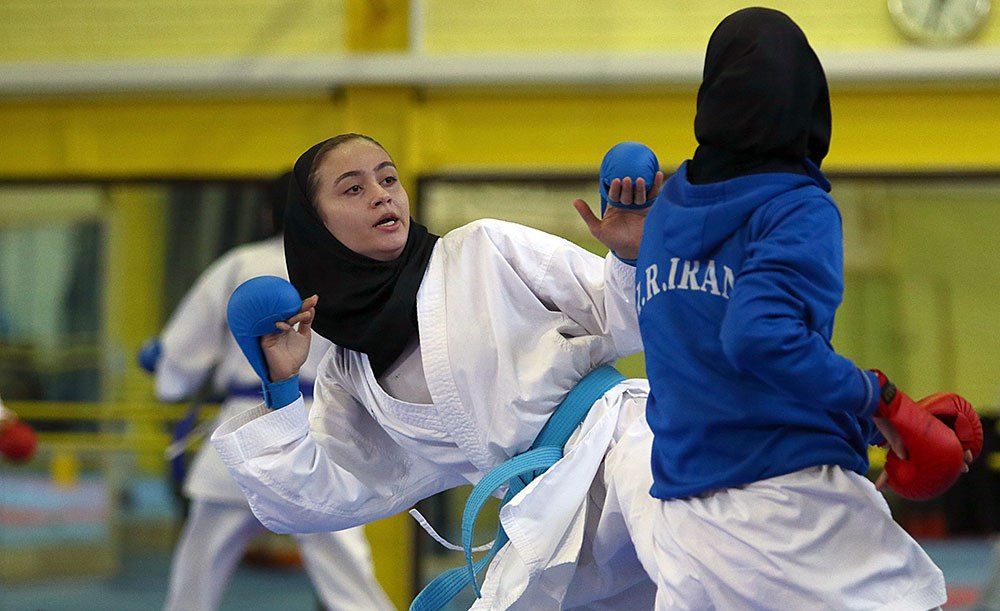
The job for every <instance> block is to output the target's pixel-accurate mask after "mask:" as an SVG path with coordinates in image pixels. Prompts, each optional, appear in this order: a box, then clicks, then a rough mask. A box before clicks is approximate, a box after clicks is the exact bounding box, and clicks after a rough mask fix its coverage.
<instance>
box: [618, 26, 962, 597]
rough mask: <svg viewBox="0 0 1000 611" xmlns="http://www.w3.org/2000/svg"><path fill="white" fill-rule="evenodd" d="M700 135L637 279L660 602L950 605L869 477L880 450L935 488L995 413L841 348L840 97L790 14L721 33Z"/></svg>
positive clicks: (939, 579) (669, 192) (713, 47)
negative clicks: (859, 362)
mask: <svg viewBox="0 0 1000 611" xmlns="http://www.w3.org/2000/svg"><path fill="white" fill-rule="evenodd" d="M694 127H695V136H696V137H697V140H698V148H697V150H695V152H694V156H693V158H692V159H691V160H689V161H687V162H685V163H684V164H682V165H681V167H680V168H679V169H678V170H677V172H676V173H675V174H674V175H673V176H672V177H671V178H670V180H669V181H668V182H667V184H666V185H665V186H664V188H663V191H662V193H661V195H660V197H659V199H658V200H657V201H656V203H655V204H654V206H653V208H652V211H651V212H650V214H649V217H648V219H647V221H646V226H645V233H644V235H643V239H642V246H641V249H640V252H639V258H638V273H637V276H638V278H637V280H638V282H637V284H636V287H637V300H638V306H639V308H640V312H639V323H640V327H641V329H642V339H643V345H644V347H645V351H646V368H647V373H648V375H649V383H650V387H651V394H650V396H649V402H648V405H647V418H648V422H649V426H650V428H651V429H652V431H653V433H654V438H653V441H652V444H651V447H650V449H649V450H648V454H647V455H650V454H651V456H652V468H653V469H652V482H651V492H652V495H653V496H654V497H656V499H658V502H657V506H656V507H655V508H652V509H651V508H649V507H644V508H643V511H644V512H645V513H644V515H643V519H644V523H645V524H652V526H651V527H648V530H652V535H651V537H650V538H651V539H652V541H653V543H654V547H655V550H654V555H655V559H654V564H655V568H654V573H653V574H654V576H655V579H656V582H657V585H658V593H657V609H662V610H667V609H670V610H676V609H774V610H787V609H852V610H859V609H898V610H905V609H911V610H914V611H923V610H925V609H930V608H934V607H937V606H939V605H942V604H943V603H944V602H945V584H944V578H943V576H942V574H941V571H940V570H938V568H937V567H936V566H935V565H934V563H933V562H932V561H931V559H930V558H929V557H928V556H927V554H926V553H924V551H923V550H922V549H921V548H920V546H919V545H918V544H917V542H916V541H914V540H913V539H912V538H911V537H910V536H909V535H908V534H907V533H906V532H904V531H903V529H902V528H901V527H900V526H899V525H898V524H897V523H896V522H894V521H893V519H892V516H891V515H890V513H889V508H888V506H887V504H886V502H885V499H884V498H883V497H882V495H881V494H880V493H879V491H878V490H877V489H876V486H875V485H874V484H873V483H872V482H871V481H869V480H868V479H867V478H866V477H865V474H866V473H867V471H868V446H869V444H872V443H877V442H880V441H886V442H888V444H889V445H890V446H891V452H890V454H889V458H888V463H887V467H886V474H885V477H884V478H882V479H880V481H879V484H880V486H881V485H884V483H885V482H887V483H888V484H889V485H890V486H892V487H893V488H895V489H896V490H897V491H898V492H900V493H901V494H904V495H906V496H909V497H910V498H929V497H931V496H934V495H936V494H940V493H941V492H943V491H944V490H946V489H947V488H948V486H950V485H951V484H952V483H953V482H954V481H955V479H956V478H957V477H958V476H959V474H960V473H961V472H962V471H963V470H966V469H967V467H966V462H967V461H971V460H972V459H973V457H974V455H975V454H976V453H978V451H979V448H981V446H982V433H981V429H979V434H978V441H977V436H976V434H975V432H976V427H978V426H979V420H978V417H977V416H976V414H975V411H974V410H972V408H971V406H970V405H969V404H968V403H967V402H966V401H965V400H964V399H962V398H961V397H959V396H958V395H955V394H952V393H941V394H939V395H934V396H932V397H928V398H927V399H925V400H922V401H920V402H919V403H918V402H915V401H913V400H912V399H910V398H909V397H907V396H906V395H905V394H904V393H903V392H902V391H901V390H899V389H897V388H896V387H895V386H894V385H893V384H892V383H891V382H890V381H889V379H888V378H887V377H886V375H885V374H883V373H882V372H879V371H869V370H865V369H861V368H859V367H858V366H856V365H855V364H854V363H853V362H851V361H850V360H848V359H847V358H845V357H843V356H841V355H839V354H837V353H836V352H835V351H834V350H833V348H832V347H831V344H830V340H831V335H832V332H833V322H834V314H835V311H836V309H837V307H838V305H839V304H840V301H841V297H842V292H843V257H842V248H843V246H842V237H841V222H840V215H839V212H838V210H837V207H836V204H835V203H834V201H833V200H832V199H831V198H830V196H829V195H828V194H827V192H828V191H829V190H830V183H829V182H828V181H827V179H826V178H825V177H824V176H823V174H822V172H821V171H820V169H819V165H820V163H821V162H822V160H823V158H824V157H825V156H826V153H827V150H828V148H829V144H830V132H831V116H830V100H829V93H828V90H827V84H826V78H825V76H824V74H823V69H822V66H821V65H820V62H819V60H818V59H817V57H816V55H815V54H814V53H813V51H812V49H811V48H810V46H809V44H808V42H807V40H806V37H805V35H804V34H803V33H802V31H801V30H800V29H799V28H798V26H797V25H796V24H795V23H794V22H793V21H792V20H791V19H790V18H788V16H786V15H785V14H783V13H780V12H778V11H774V10H770V9H763V8H753V9H745V10H741V11H738V12H736V13H734V14H732V15H730V16H729V17H727V18H726V19H724V20H723V21H722V22H721V23H720V24H719V26H718V27H717V28H716V30H715V32H714V33H713V34H712V36H711V39H710V40H709V43H708V50H707V52H706V57H705V70H704V80H703V82H702V84H701V88H700V89H699V91H698V101H697V115H696V117H695V125H694ZM645 439H646V438H645V437H644V436H640V442H642V441H644V440H645ZM977 444H978V447H977ZM633 445H634V446H637V445H638V443H636V444H633ZM623 447H624V446H623ZM630 447H631V446H630ZM634 517H635V516H633V518H634ZM632 522H633V523H635V520H634V519H633V521H632ZM647 536H648V535H647Z"/></svg>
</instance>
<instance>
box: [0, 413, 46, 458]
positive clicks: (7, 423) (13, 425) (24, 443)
mask: <svg viewBox="0 0 1000 611" xmlns="http://www.w3.org/2000/svg"><path fill="white" fill-rule="evenodd" d="M37 445H38V441H37V440H36V439H35V429H33V428H31V426H29V425H28V424H25V423H24V422H21V421H20V420H0V456H3V457H4V458H6V459H7V460H9V461H11V462H27V461H29V460H31V457H32V456H33V455H34V454H35V447H36V446H37Z"/></svg>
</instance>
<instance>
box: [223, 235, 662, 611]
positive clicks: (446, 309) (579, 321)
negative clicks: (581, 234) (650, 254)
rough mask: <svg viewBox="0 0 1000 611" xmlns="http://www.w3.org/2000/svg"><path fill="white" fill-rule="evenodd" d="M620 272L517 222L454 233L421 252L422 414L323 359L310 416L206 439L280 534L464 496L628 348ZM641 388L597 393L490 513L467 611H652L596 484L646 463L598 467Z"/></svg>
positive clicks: (627, 273)
mask: <svg viewBox="0 0 1000 611" xmlns="http://www.w3.org/2000/svg"><path fill="white" fill-rule="evenodd" d="M634 274H635V270H634V268H632V267H630V266H627V265H625V264H623V263H622V262H621V261H619V260H618V259H616V258H615V257H613V256H611V255H609V256H608V257H607V258H606V259H602V258H600V257H598V256H596V255H593V254H591V253H589V252H587V251H585V250H583V249H581V248H579V247H577V246H576V245H574V244H572V243H570V242H567V241H565V240H562V239H560V238H557V237H554V236H551V235H548V234H545V233H542V232H539V231H535V230H532V229H529V228H526V227H522V226H519V225H514V224H510V223H505V222H501V221H477V222H475V223H472V224H470V225H466V226H465V227H462V228H459V229H457V230H455V231H453V232H451V233H449V234H447V235H446V236H444V237H443V238H442V239H441V240H439V241H438V242H437V244H436V245H435V247H434V251H433V254H432V256H431V259H430V262H429V264H428V268H427V270H426V273H425V276H424V279H423V282H422V284H421V287H420V289H419V292H418V295H417V317H418V324H419V342H420V343H419V354H420V357H421V358H420V363H421V364H422V366H423V371H424V375H425V378H426V388H427V389H428V390H429V394H430V397H431V398H432V402H431V403H430V404H417V403H411V402H407V401H405V400H400V398H396V397H393V396H390V395H389V394H388V393H387V392H386V391H385V390H384V389H383V387H382V386H381V385H380V383H379V382H378V381H376V379H375V377H374V375H373V373H372V370H371V368H370V366H369V363H368V358H367V356H365V355H364V354H361V353H358V352H354V351H352V350H348V349H344V348H341V347H338V346H334V347H333V348H332V349H331V350H330V351H329V353H328V354H327V356H326V358H325V359H324V361H323V362H322V363H321V364H320V369H319V375H318V378H317V381H316V390H315V392H316V395H315V402H314V403H313V405H312V407H311V408H310V409H307V408H306V407H305V405H304V404H303V403H302V400H301V399H299V400H297V401H296V402H294V403H292V404H291V405H288V406H285V407H283V408H281V409H277V410H268V409H267V408H266V407H264V406H259V407H257V408H255V409H253V410H250V411H248V412H245V413H243V414H241V415H239V416H237V417H235V418H234V419H232V420H229V421H227V422H225V423H223V424H222V425H221V426H220V427H219V429H217V430H216V432H215V434H214V435H213V443H214V444H215V446H216V448H217V449H218V450H219V453H220V455H221V456H222V458H223V461H224V462H225V463H226V464H227V465H228V466H229V468H230V470H231V472H232V473H233V475H234V477H235V479H236V481H237V482H238V483H239V484H240V486H241V487H242V488H243V490H244V491H245V492H246V494H247V498H248V499H249V501H250V505H251V507H252V508H253V510H254V513H255V514H256V515H257V516H258V517H259V518H260V520H261V522H263V523H264V524H265V525H266V526H267V527H268V528H271V529H272V530H275V531H278V532H306V531H317V530H326V529H337V528H346V527H350V526H355V525H357V524H364V523H366V522H369V521H372V520H376V519H379V518H383V517H386V516H390V515H393V514H396V513H398V512H400V511H405V510H407V509H408V508H410V507H412V506H413V505H414V504H415V503H416V502H417V501H419V500H421V499H424V498H426V497H428V496H430V495H432V494H435V493H437V492H440V491H442V490H446V489H449V488H454V487H457V486H462V485H467V484H475V483H476V482H478V481H479V480H480V479H481V478H482V477H483V476H484V474H485V473H487V472H489V471H490V470H491V469H493V468H494V467H496V466H497V465H499V464H501V463H502V462H504V461H505V460H507V459H509V458H511V457H512V456H515V455H517V454H518V453H521V452H524V451H525V450H527V449H528V448H529V447H530V446H531V443H532V441H533V440H534V439H535V437H536V435H537V434H538V432H539V430H540V429H541V428H542V426H543V425H544V424H545V422H546V421H547V420H548V417H549V415H550V414H551V413H552V412H553V410H554V409H555V408H556V406H557V405H558V404H559V402H560V401H561V400H562V399H563V397H564V396H565V395H566V394H567V392H568V391H569V390H570V388H571V387H572V386H573V385H574V384H575V383H576V382H577V381H578V380H580V378H582V377H583V376H584V375H585V374H586V373H588V372H589V371H591V370H592V369H594V368H596V367H598V366H599V365H602V364H606V363H612V362H614V361H615V360H616V359H617V358H618V357H620V356H624V355H627V354H632V353H635V352H638V351H639V350H640V349H641V342H640V339H639V334H638V324H637V322H636V314H635V307H634V304H633V301H632V295H633V291H634V284H633V283H634ZM411 371H412V370H411ZM419 382H420V381H419V380H418V381H417V383H415V384H412V385H411V386H422V385H421V384H420V383H419ZM395 384H396V386H401V385H399V384H398V381H397V382H396V383H395ZM647 390H648V389H647V386H646V384H645V381H644V380H628V381H625V382H622V383H620V384H618V385H617V386H615V387H614V388H612V389H611V390H609V391H608V392H607V393H605V394H604V396H603V397H601V398H600V399H599V400H598V401H596V402H595V403H594V405H593V407H592V408H591V410H590V412H589V414H588V416H587V417H586V419H585V420H584V422H583V424H582V426H581V427H580V428H579V429H578V430H577V431H576V432H575V433H574V435H573V436H572V437H571V438H570V440H569V442H568V443H567V446H566V453H565V455H564V457H563V459H562V460H560V461H559V462H557V463H556V464H555V465H553V466H552V467H551V468H550V469H549V470H548V471H546V472H545V473H544V474H542V475H541V476H540V477H538V478H536V479H535V480H534V481H533V482H532V483H531V484H530V485H529V486H528V487H527V488H526V489H525V490H524V491H522V493H521V494H519V495H518V496H516V497H515V498H514V499H512V500H511V502H510V503H508V504H507V505H506V506H504V507H503V509H502V511H501V515H500V519H501V522H502V523H503V525H504V528H505V530H506V532H507V533H508V534H509V536H510V543H509V544H508V545H507V546H505V547H504V548H503V549H502V550H501V551H500V552H499V554H498V555H497V557H496V558H495V559H494V560H493V562H492V563H491V565H490V568H489V570H488V574H487V577H486V580H485V582H484V584H483V598H482V599H480V600H479V601H478V602H477V603H476V604H475V605H474V606H473V608H474V609H525V610H529V609H530V610H532V611H541V610H545V609H563V608H574V607H578V608H590V609H651V608H652V606H653V599H654V597H655V588H654V586H653V583H652V582H651V581H650V580H649V578H648V576H647V575H646V573H645V572H644V571H643V569H642V567H641V565H640V564H639V562H638V560H637V558H636V555H635V552H634V549H633V547H632V543H631V541H630V540H629V538H628V533H627V530H626V528H625V524H624V523H623V521H622V513H623V512H622V511H617V510H616V511H612V512H609V511H606V510H605V508H604V507H603V505H604V496H605V492H606V489H607V488H608V486H609V484H612V485H614V486H615V487H616V488H625V489H627V488H629V486H630V485H632V484H630V482H638V483H639V484H641V485H644V484H645V483H646V482H647V481H648V475H647V476H646V477H643V476H642V474H643V472H648V471H649V464H648V461H645V462H641V461H640V462H639V464H634V463H627V464H623V465H621V466H620V468H618V469H616V470H614V471H613V472H611V471H606V470H605V468H604V466H603V459H604V457H605V454H606V452H607V451H608V450H609V448H611V447H613V446H614V443H615V440H616V439H617V437H618V436H619V435H621V434H622V433H623V432H624V430H625V428H626V427H627V426H628V424H629V423H630V422H631V421H632V420H634V419H636V418H637V417H638V416H639V415H641V414H642V412H643V410H644V407H645V397H646V394H647ZM633 492H634V491H633ZM642 493H643V494H645V495H646V496H648V486H647V488H646V489H645V490H643V491H642Z"/></svg>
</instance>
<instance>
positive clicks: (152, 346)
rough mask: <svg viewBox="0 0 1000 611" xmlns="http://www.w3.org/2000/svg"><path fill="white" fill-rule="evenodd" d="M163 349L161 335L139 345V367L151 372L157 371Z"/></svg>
mask: <svg viewBox="0 0 1000 611" xmlns="http://www.w3.org/2000/svg"><path fill="white" fill-rule="evenodd" d="M162 351H163V344H161V343H160V338H159V337H150V338H149V339H147V340H146V341H144V342H142V345H141V346H139V354H138V355H137V358H138V359H139V367H142V368H143V369H145V370H146V371H148V372H149V373H156V363H158V362H159V361H160V353H161V352H162Z"/></svg>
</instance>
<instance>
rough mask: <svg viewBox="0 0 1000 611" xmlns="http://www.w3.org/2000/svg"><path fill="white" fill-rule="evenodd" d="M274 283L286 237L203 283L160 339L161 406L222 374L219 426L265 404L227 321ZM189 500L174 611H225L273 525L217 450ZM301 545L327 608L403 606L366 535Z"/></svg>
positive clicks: (229, 263)
mask: <svg viewBox="0 0 1000 611" xmlns="http://www.w3.org/2000/svg"><path fill="white" fill-rule="evenodd" d="M264 275H272V276H280V277H283V278H287V272H286V271H285V259H284V250H283V247H282V241H281V237H280V236H279V237H274V238H271V239H269V240H265V241H263V242H258V243H255V244H249V245H245V246H240V247H237V248H235V249H233V250H232V251H230V252H229V253H227V254H226V255H224V256H223V257H221V258H220V259H219V260H217V261H216V262H215V263H213V264H212V265H211V266H210V267H209V268H208V269H207V270H206V271H205V272H204V273H203V274H202V275H201V276H200V277H199V278H198V281H197V282H196V283H195V285H194V287H193V288H192V289H191V290H190V291H189V292H188V293H187V295H185V297H184V299H183V301H182V302H181V304H180V305H179V306H178V308H177V310H176V312H174V314H173V316H172V317H171V319H170V322H169V323H168V324H167V327H166V329H164V331H163V333H162V335H161V337H160V339H161V342H162V354H161V357H160V359H159V362H158V363H157V366H156V394H157V397H158V398H159V399H160V400H162V401H178V400H181V399H183V398H186V397H190V396H191V395H192V394H193V393H194V392H195V391H196V390H197V389H198V388H199V387H200V386H201V385H202V383H203V382H204V380H205V378H206V376H207V375H208V374H209V372H210V371H211V370H212V367H215V374H214V380H213V384H214V387H215V389H216V390H217V391H218V392H219V393H220V394H224V395H229V396H228V398H227V399H226V400H225V402H224V403H223V405H222V409H221V412H220V414H219V416H218V419H217V422H222V421H223V420H225V419H228V418H229V417H231V416H232V415H234V414H237V413H240V412H242V411H244V410H246V409H249V408H251V407H253V406H254V405H257V404H258V403H260V402H261V400H262V395H261V393H260V392H259V390H260V388H261V382H260V379H259V378H258V377H257V375H256V374H255V373H254V370H253V368H252V367H251V366H250V364H249V363H248V362H247V360H246V358H245V357H244V356H243V353H242V352H241V351H240V349H239V346H237V344H236V341H235V340H234V339H233V337H232V334H231V333H230V332H229V329H228V326H227V324H226V320H225V313H226V304H227V303H228V301H229V296H230V295H231V294H232V292H233V290H234V289H235V288H236V287H237V286H239V285H240V284H241V283H242V282H244V281H245V280H248V279H250V278H252V277H254V276H264ZM329 347H330V344H329V342H326V341H325V340H323V339H322V338H321V337H319V336H314V337H313V343H312V352H311V354H310V356H309V360H308V361H307V363H306V365H305V367H304V368H303V371H302V378H301V379H302V380H303V381H308V380H312V379H313V378H314V377H315V370H316V363H317V362H318V361H319V360H320V359H321V358H322V355H323V353H324V352H325V351H326V350H327V349H328V348H329ZM255 391H256V392H255ZM241 393H242V395H241ZM253 394H257V396H256V397H255V396H253ZM184 493H185V495H186V496H188V497H189V498H190V499H191V507H190V513H189V517H188V519H187V521H186V522H185V524H184V531H183V533H182V536H181V539H180V541H179V542H178V545H177V548H176V550H175V551H174V556H173V561H172V568H171V576H170V589H169V592H168V598H167V603H166V608H167V609H169V610H172V611H173V610H177V611H199V610H209V609H215V608H217V607H218V604H219V600H220V599H221V597H222V593H223V591H224V589H225V587H226V584H227V582H228V581H229V578H230V576H231V575H232V572H233V570H234V569H235V567H236V564H237V563H238V562H239V560H240V559H241V558H242V556H243V553H244V551H245V550H246V547H247V545H248V544H249V543H250V541H251V540H252V539H253V538H254V537H255V536H257V535H259V534H260V533H262V532H264V527H263V526H262V525H261V524H260V523H259V522H258V521H257V519H256V518H255V517H254V515H253V513H252V512H251V511H250V507H249V506H248V505H247V500H246V497H245V496H244V495H243V492H242V491H241V490H240V489H239V487H238V486H236V484H235V483H234V482H233V479H232V477H231V476H230V474H229V472H228V471H227V470H226V467H225V465H224V464H223V463H222V461H221V460H220V459H219V455H218V454H217V453H216V452H215V450H214V449H213V448H212V446H211V445H210V444H208V443H205V444H203V445H202V447H201V448H200V449H199V451H198V454H197V456H196V457H195V460H194V462H193V464H192V467H191V470H190V473H189V474H188V476H187V478H186V479H185V482H184ZM295 538H296V541H297V542H298V545H299V551H300V553H301V556H302V560H303V564H304V565H305V569H306V571H307V573H308V574H309V577H310V579H311V580H312V583H313V586H314V587H315V588H316V592H317V594H318V596H319V598H320V600H321V601H322V603H323V605H324V606H325V607H326V608H327V609H330V610H343V611H348V610H350V611H369V610H381V609H392V608H393V607H392V605H391V604H390V602H389V600H388V598H387V597H386V595H385V593H384V592H383V590H382V588H381V587H380V586H379V584H378V582H377V581H376V580H375V575H374V570H373V567H372V560H371V551H370V549H369V546H368V541H367V539H366V538H365V536H364V532H363V530H362V529H361V528H355V529H350V530H345V531H342V532H336V533H331V532H325V533H317V534H311V535H298V536H296V537H295Z"/></svg>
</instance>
